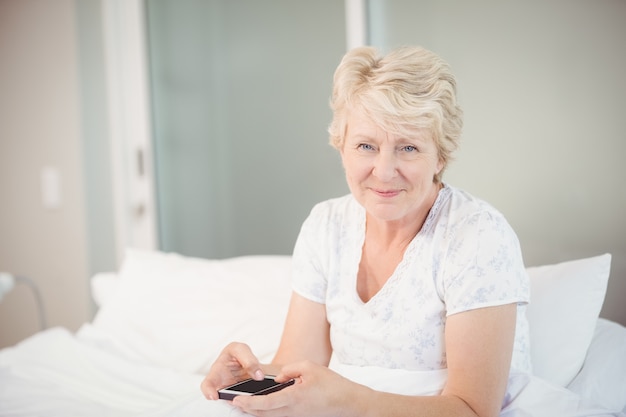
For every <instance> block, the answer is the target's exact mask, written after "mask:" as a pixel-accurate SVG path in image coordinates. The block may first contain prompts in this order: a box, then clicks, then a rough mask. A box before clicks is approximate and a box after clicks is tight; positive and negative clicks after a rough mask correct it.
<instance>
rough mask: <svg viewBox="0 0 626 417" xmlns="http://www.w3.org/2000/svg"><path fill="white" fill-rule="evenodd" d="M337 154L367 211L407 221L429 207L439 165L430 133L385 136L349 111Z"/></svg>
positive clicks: (356, 196)
mask: <svg viewBox="0 0 626 417" xmlns="http://www.w3.org/2000/svg"><path fill="white" fill-rule="evenodd" d="M340 153H341V159H342V161H343V166H344V169H345V172H346V179H347V182H348V186H349V188H350V191H351V192H352V194H353V195H354V197H355V198H356V199H357V201H358V202H359V203H360V204H361V205H362V206H363V207H365V210H366V211H367V213H368V214H369V215H371V216H374V217H375V218H378V219H380V220H386V221H396V220H406V221H411V219H413V218H414V216H420V215H425V213H427V212H428V210H430V207H431V205H432V204H433V203H434V201H435V198H436V195H437V192H438V190H439V185H438V184H436V183H435V182H434V181H433V178H434V176H435V174H437V173H438V172H439V171H441V168H442V166H443V164H442V162H441V161H440V159H439V155H438V152H437V148H436V146H435V143H434V141H433V139H432V137H431V136H430V134H425V133H417V134H415V135H414V136H412V137H401V136H397V135H394V134H389V133H387V132H385V131H384V130H383V129H381V128H380V127H378V126H377V125H375V124H374V123H373V122H371V121H370V120H369V119H368V118H367V117H366V116H364V115H362V114H359V113H353V114H351V115H350V117H349V118H348V124H347V129H346V137H345V140H344V143H343V147H342V148H341V150H340Z"/></svg>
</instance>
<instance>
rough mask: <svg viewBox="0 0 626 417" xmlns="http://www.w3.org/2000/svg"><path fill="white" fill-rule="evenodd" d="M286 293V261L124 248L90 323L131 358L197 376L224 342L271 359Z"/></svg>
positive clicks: (288, 286)
mask: <svg viewBox="0 0 626 417" xmlns="http://www.w3.org/2000/svg"><path fill="white" fill-rule="evenodd" d="M290 294H291V257H289V256H246V257H239V258H230V259H225V260H207V259H200V258H191V257H184V256H181V255H177V254H166V253H162V252H156V251H155V252H152V251H141V250H128V251H127V253H126V256H125V260H124V263H123V265H122V267H121V269H120V274H119V282H118V285H117V288H116V290H115V293H114V294H113V295H112V296H111V298H110V299H108V300H107V302H106V303H105V304H104V305H103V306H102V308H101V309H100V310H99V311H98V313H97V314H96V317H95V318H94V320H93V323H92V325H93V327H95V328H96V329H97V331H98V332H99V333H100V334H103V335H105V336H106V337H105V338H104V339H107V340H112V341H113V345H114V346H115V347H116V348H117V349H119V350H121V351H122V352H123V353H125V354H126V355H131V356H132V358H133V359H134V360H139V361H143V362H148V363H151V364H155V365H158V366H164V367H167V368H172V369H176V370H181V371H185V372H195V373H202V374H204V373H206V372H207V371H208V369H209V367H210V365H211V364H212V363H213V361H214V360H215V358H216V357H217V355H218V354H219V352H220V351H221V350H222V348H223V347H224V346H225V345H226V344H227V343H229V342H232V341H241V342H245V343H248V344H249V345H250V346H251V347H252V349H253V351H254V352H255V353H256V354H257V355H258V356H259V358H260V359H261V360H262V361H267V360H269V359H271V356H272V355H273V353H274V352H275V350H276V348H277V347H278V344H279V342H280V335H281V333H282V328H283V323H284V319H285V315H286V312H287V308H288V304H289V298H290Z"/></svg>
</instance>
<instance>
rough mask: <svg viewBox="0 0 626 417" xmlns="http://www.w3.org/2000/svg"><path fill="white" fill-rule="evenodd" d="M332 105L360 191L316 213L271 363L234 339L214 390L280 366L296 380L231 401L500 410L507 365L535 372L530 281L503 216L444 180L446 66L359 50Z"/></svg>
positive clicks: (295, 410)
mask: <svg viewBox="0 0 626 417" xmlns="http://www.w3.org/2000/svg"><path fill="white" fill-rule="evenodd" d="M331 106H332V109H333V112H334V118H333V121H332V124H331V126H330V129H329V132H330V141H331V144H332V145H333V146H334V147H335V148H337V150H338V151H339V153H340V155H341V159H342V162H343V166H344V169H345V174H346V179H347V183H348V185H349V188H350V194H349V195H346V196H344V197H341V198H336V199H331V200H328V201H325V202H322V203H320V204H318V205H316V206H315V207H314V208H313V210H312V211H311V213H310V215H309V217H308V218H307V219H306V221H305V222H304V224H303V225H302V229H301V232H300V235H299V237H298V240H297V243H296V246H295V249H294V253H293V262H294V272H293V295H292V300H291V304H290V307H289V311H288V315H287V319H286V323H285V327H284V332H283V336H282V340H281V342H280V347H279V349H278V351H277V354H276V356H275V358H274V360H273V361H272V363H271V364H260V363H259V361H258V359H257V358H256V357H255V356H254V354H253V352H252V351H251V350H250V348H249V347H248V346H246V345H245V344H242V343H232V344H230V345H228V346H227V347H225V349H224V350H223V352H222V353H221V355H220V356H219V358H218V359H217V360H216V362H215V363H214V365H213V367H212V368H211V370H210V372H209V374H208V375H207V376H206V378H205V379H204V381H203V383H202V391H203V393H204V395H205V396H206V397H207V398H210V399H216V398H218V393H217V391H218V390H219V389H220V388H223V387H224V386H226V385H229V384H231V383H234V382H236V381H238V380H242V379H245V378H250V377H251V378H254V379H261V378H262V377H263V375H266V374H273V375H276V376H277V378H276V379H277V380H278V381H286V380H289V379H295V384H293V385H292V386H290V387H288V388H285V389H283V390H282V391H278V392H276V393H272V394H269V395H266V396H248V397H236V398H235V399H234V400H233V405H234V406H236V407H238V408H240V409H241V410H243V411H245V412H247V413H250V414H253V415H258V416H309V415H311V416H313V415H314V416H361V417H362V416H439V417H441V416H455V417H459V416H496V415H498V414H499V413H500V410H501V408H502V405H503V400H504V398H505V393H506V388H507V382H508V379H509V376H510V375H512V374H513V373H517V372H522V373H528V372H530V360H529V347H528V328H527V322H526V319H525V314H524V310H525V305H526V303H527V302H528V297H529V289H528V282H527V276H526V273H525V269H524V265H523V261H522V256H521V253H520V247H519V242H518V239H517V237H516V235H515V233H514V231H513V230H512V229H511V227H510V226H509V224H508V223H507V222H506V220H505V219H504V217H503V216H502V215H501V214H500V213H499V212H498V211H497V210H495V209H494V208H493V207H491V206H490V205H488V204H487V203H485V202H483V201H481V200H479V199H477V198H475V197H473V196H471V195H469V194H467V193H466V192H463V191H461V190H459V189H456V188H454V187H452V186H450V185H448V184H445V183H444V182H442V174H443V172H444V170H445V168H446V166H447V165H448V163H449V161H450V159H451V154H452V153H453V151H454V150H455V149H456V148H457V144H458V141H459V137H460V133H461V127H462V111H461V109H460V108H459V106H458V105H457V102H456V82H455V79H454V77H453V75H452V74H451V72H450V69H449V67H448V65H447V64H446V63H445V62H444V61H443V60H442V59H441V58H440V57H438V56H437V55H435V54H433V53H432V52H430V51H427V50H425V49H422V48H409V47H406V48H399V49H396V50H393V51H391V52H390V53H389V54H387V55H386V56H382V57H381V56H378V55H377V51H376V50H375V49H373V48H370V47H363V48H357V49H354V50H352V51H350V52H349V53H348V54H347V55H346V56H345V57H344V59H343V60H342V62H341V64H340V65H339V67H338V68H337V70H336V72H335V76H334V88H333V95H332V102H331ZM331 356H332V361H331ZM368 375H369V377H368ZM385 381H386V382H385Z"/></svg>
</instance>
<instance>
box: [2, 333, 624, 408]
mask: <svg viewBox="0 0 626 417" xmlns="http://www.w3.org/2000/svg"><path fill="white" fill-rule="evenodd" d="M333 366H334V368H335V369H336V370H338V371H339V372H341V373H342V374H344V375H345V376H347V377H348V378H351V379H353V380H355V381H357V382H360V383H363V384H366V385H370V386H373V387H374V388H377V389H381V390H389V391H396V392H399V393H406V394H433V393H436V392H438V391H439V390H440V389H441V387H442V386H443V383H444V381H445V377H446V374H445V372H419V373H414V372H413V373H412V372H404V371H398V370H394V371H389V370H383V369H375V368H367V369H365V368H352V367H349V366H341V365H337V364H334V365H333ZM201 380H202V375H196V374H187V373H182V372H175V371H171V370H168V369H163V368H157V367H154V366H150V365H148V364H139V363H137V362H136V361H130V360H128V359H126V358H124V357H123V356H121V355H119V354H117V353H114V352H111V351H109V350H107V349H105V348H103V347H102V346H100V345H99V342H98V341H97V340H87V339H86V338H84V337H83V338H82V339H81V338H80V337H77V336H75V335H73V334H72V333H70V332H68V331H67V330H64V329H62V328H54V329H50V330H47V331H45V332H42V333H39V334H37V335H35V336H33V337H31V338H29V339H27V340H25V341H24V342H22V343H20V344H18V345H17V346H16V347H13V348H8V349H4V350H2V351H0V416H29V417H30V416H52V417H54V416H63V417H67V416H90V417H99V416H116V417H117V416H139V417H148V416H154V417H179V416H180V417H182V416H185V417H194V416H198V417H200V416H203V417H218V416H219V417H224V416H244V414H243V413H241V412H239V411H238V410H236V409H234V408H232V407H231V406H230V405H229V404H228V403H227V402H225V401H207V400H205V399H204V397H203V396H202V394H201V392H200V389H199V386H200V382H201ZM398 387H420V389H418V390H415V389H412V390H410V391H405V392H403V390H398ZM505 403H506V406H505V408H504V410H503V413H502V416H503V417H528V416H533V417H542V416H546V417H556V416H558V417H591V416H594V417H599V416H620V417H624V416H626V414H623V413H620V412H610V411H606V410H597V409H596V410H594V409H591V408H586V407H585V406H584V405H582V404H581V402H580V401H579V397H578V396H577V395H575V394H574V393H572V392H570V391H567V390H565V389H562V388H558V387H555V386H552V385H550V384H548V383H546V382H544V381H542V380H540V379H538V378H532V377H528V376H523V375H520V376H518V377H516V378H514V379H513V380H512V383H511V385H510V386H509V395H508V396H507V398H506V401H505Z"/></svg>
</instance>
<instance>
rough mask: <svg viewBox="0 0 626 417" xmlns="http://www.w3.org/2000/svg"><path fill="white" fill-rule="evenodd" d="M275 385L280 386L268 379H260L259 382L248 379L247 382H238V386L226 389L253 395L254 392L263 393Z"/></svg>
mask: <svg viewBox="0 0 626 417" xmlns="http://www.w3.org/2000/svg"><path fill="white" fill-rule="evenodd" d="M275 385H280V384H279V383H278V382H276V381H274V380H273V379H270V378H265V379H262V380H261V381H256V380H254V379H250V380H247V381H243V382H240V383H239V384H236V385H233V386H231V387H228V389H229V390H231V391H241V392H248V393H250V394H254V393H255V392H259V391H264V390H266V389H267V388H270V387H273V386H275Z"/></svg>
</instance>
